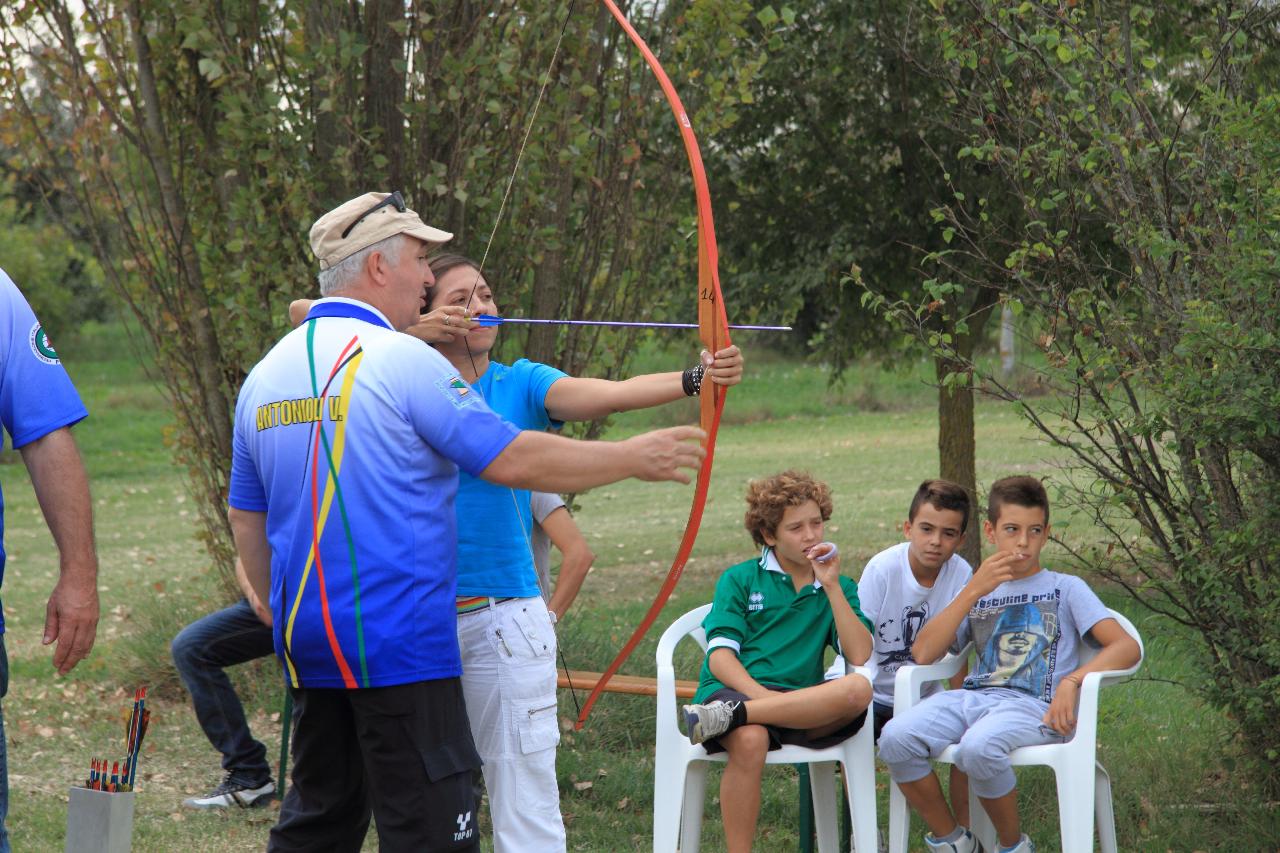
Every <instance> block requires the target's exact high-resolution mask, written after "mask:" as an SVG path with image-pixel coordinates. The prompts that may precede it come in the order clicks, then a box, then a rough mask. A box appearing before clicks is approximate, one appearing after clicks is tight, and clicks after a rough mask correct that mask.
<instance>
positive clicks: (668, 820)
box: [653, 750, 692, 853]
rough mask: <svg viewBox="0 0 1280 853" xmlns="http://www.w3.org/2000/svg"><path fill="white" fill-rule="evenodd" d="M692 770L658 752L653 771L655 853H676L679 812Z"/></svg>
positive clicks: (678, 837)
mask: <svg viewBox="0 0 1280 853" xmlns="http://www.w3.org/2000/svg"><path fill="white" fill-rule="evenodd" d="M691 770H692V768H691V767H690V766H689V765H687V764H686V765H682V764H681V762H680V761H679V760H677V759H675V758H673V757H665V756H664V753H663V752H662V750H658V754H657V759H656V760H655V762H654V768H653V853H676V847H677V845H678V844H679V842H680V811H681V807H682V806H683V804H684V792H685V789H686V786H687V781H686V779H687V776H688V773H689V772H690V771H691Z"/></svg>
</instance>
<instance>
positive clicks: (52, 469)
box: [20, 427, 98, 590]
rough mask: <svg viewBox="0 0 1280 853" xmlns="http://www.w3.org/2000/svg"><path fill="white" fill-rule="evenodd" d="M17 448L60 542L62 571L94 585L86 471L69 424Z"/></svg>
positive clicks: (94, 556) (90, 503)
mask: <svg viewBox="0 0 1280 853" xmlns="http://www.w3.org/2000/svg"><path fill="white" fill-rule="evenodd" d="M20 452H21V453H22V460H23V462H24V463H25V464H26V466H27V470H28V471H29V472H30V474H31V485H32V488H33V489H34V490H35V493H36V500H37V501H38V502H39V504H40V510H41V511H42V512H43V513H44V517H45V521H46V522H47V523H48V525H49V531H50V532H51V533H52V534H53V541H54V543H55V544H56V545H57V547H58V558H59V565H60V568H61V571H62V574H63V575H64V576H67V577H68V578H69V579H73V580H76V581H78V582H81V583H85V584H89V585H91V586H92V587H93V588H94V589H95V590H96V589H97V576H98V558H97V554H96V550H95V548H94V541H93V501H92V499H91V498H90V496H89V477H88V474H87V473H86V472H85V468H84V462H83V461H82V460H81V458H80V451H79V450H78V449H77V448H76V443H75V439H74V438H72V437H71V430H70V428H68V427H63V428H62V429H57V430H54V431H53V432H51V433H49V434H48V435H45V436H43V437H41V438H38V439H36V440H35V441H33V442H31V443H30V444H26V445H24V446H23V447H22V448H21V449H20Z"/></svg>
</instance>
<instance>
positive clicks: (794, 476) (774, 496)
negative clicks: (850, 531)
mask: <svg viewBox="0 0 1280 853" xmlns="http://www.w3.org/2000/svg"><path fill="white" fill-rule="evenodd" d="M807 501H814V502H815V503H817V505H818V511H819V512H821V513H822V520H823V521H829V520H830V519H831V487H830V486H828V485H827V484H826V483H823V482H821V481H819V480H815V479H813V477H811V476H809V474H807V473H805V472H804V471H783V472H782V473H781V474H774V475H773V476H772V477H765V478H763V479H760V480H752V481H751V483H750V484H749V485H748V486H747V516H746V518H745V519H743V522H742V524H743V526H744V527H746V528H747V532H748V533H750V534H751V538H752V540H753V541H754V542H755V543H756V544H757V545H760V546H763V545H765V544H766V543H765V541H764V536H765V534H766V533H767V534H769V535H770V536H774V535H775V534H776V533H777V530H778V525H779V524H781V523H782V514H783V513H784V512H786V511H787V507H792V506H800V505H801V504H803V503H806V502H807Z"/></svg>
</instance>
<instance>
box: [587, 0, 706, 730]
mask: <svg viewBox="0 0 1280 853" xmlns="http://www.w3.org/2000/svg"><path fill="white" fill-rule="evenodd" d="M601 2H603V3H604V5H605V6H606V7H607V8H608V9H609V12H610V14H612V15H613V17H614V19H616V20H617V22H618V23H619V24H620V25H621V26H622V29H623V30H624V31H625V32H626V34H627V36H628V37H629V38H630V39H631V41H632V42H633V43H634V44H635V46H636V47H637V48H639V50H640V53H641V54H643V56H644V59H645V62H647V63H648V65H649V68H650V69H651V70H652V71H653V73H654V76H656V77H657V79H658V84H659V85H660V86H661V87H662V92H663V94H664V95H666V98H667V103H668V104H670V105H671V111H672V113H674V115H675V117H676V123H677V125H678V126H679V128H680V136H681V138H682V139H683V140H684V150H685V153H686V154H687V155H688V158H689V167H690V169H691V170H692V172H693V188H694V194H695V196H696V197H697V202H698V336H699V337H700V338H701V339H702V345H703V346H704V347H706V348H707V350H709V351H710V352H712V353H716V352H718V351H719V350H721V349H723V348H725V347H727V346H729V344H730V339H729V320H728V316H727V315H726V313H725V308H724V299H723V297H722V295H721V293H720V269H719V250H718V249H717V247H716V229H715V220H714V218H713V216H712V213H711V190H710V188H709V187H708V185H707V173H706V169H705V168H703V165H702V152H701V151H700V150H699V148H698V139H697V137H696V136H695V135H694V133H693V124H692V123H691V122H690V121H689V116H688V114H687V113H686V112H685V109H684V104H683V103H681V101H680V96H679V95H678V94H676V89H675V86H673V85H672V84H671V79H670V78H669V77H668V76H667V73H666V72H665V71H664V70H663V68H662V65H661V63H659V62H658V58H657V57H656V56H654V55H653V51H651V50H650V49H649V46H648V45H647V44H645V41H644V39H643V38H641V37H640V34H639V33H638V32H636V29H635V27H633V26H632V25H631V22H630V21H628V20H627V17H626V16H625V15H623V14H622V12H621V10H619V9H618V7H617V5H616V4H615V3H614V0H601ZM725 391H726V389H725V387H724V386H723V385H717V384H716V383H714V382H711V381H710V380H708V381H707V382H706V383H705V384H704V385H703V392H702V394H701V398H700V401H699V402H700V414H699V421H700V425H701V427H702V429H703V431H704V432H706V434H707V438H706V441H705V443H704V444H703V447H704V448H705V449H706V451H707V455H706V457H704V458H703V460H702V466H701V467H700V468H699V469H698V479H697V485H696V487H695V489H694V495H693V505H692V507H690V509H689V521H688V523H687V524H686V525H685V529H684V535H683V536H682V537H681V539H680V548H679V549H678V550H677V551H676V556H675V559H674V560H673V561H672V563H671V569H670V570H669V571H668V572H667V578H666V580H665V581H663V583H662V587H661V588H660V589H659V590H658V594H657V596H656V597H655V598H654V599H653V603H652V604H651V605H649V610H648V612H646V613H645V615H644V618H643V619H641V620H640V624H639V625H637V626H636V629H635V630H634V631H633V632H632V634H631V638H630V639H628V640H627V642H626V644H625V645H624V646H623V647H622V650H621V651H619V652H618V654H617V656H616V657H615V658H614V659H613V662H612V663H610V664H609V666H608V668H606V669H605V671H604V674H603V675H602V676H601V677H600V681H599V682H597V684H596V686H595V687H594V688H593V689H592V691H591V695H590V696H588V697H587V701H586V702H584V703H583V705H582V711H581V713H579V715H578V722H577V728H579V729H581V728H582V726H583V724H584V723H586V720H587V715H588V714H590V713H591V708H592V706H594V705H595V702H596V699H598V698H599V697H600V694H601V693H602V692H603V691H604V688H605V685H607V684H608V683H609V679H611V678H612V677H613V676H614V674H615V673H617V671H618V669H619V668H620V667H621V666H622V664H623V663H625V662H626V660H627V658H629V657H630V656H631V653H632V652H633V651H635V648H636V646H637V645H639V644H640V641H641V640H642V639H644V636H645V634H646V633H648V631H649V629H650V628H651V627H653V623H654V620H656V619H657V618H658V614H659V613H660V612H661V611H662V608H663V605H665V604H666V603H667V599H669V598H670V597H671V593H672V592H673V591H674V590H675V588H676V584H677V583H678V582H679V580H680V576H681V575H682V574H683V573H684V567H685V564H686V563H687V562H688V560H689V553H690V552H691V551H692V550H693V543H694V540H695V539H697V537H698V526H699V525H700V524H701V523H702V511H703V509H704V508H705V507H706V503H707V489H708V487H709V486H710V484H711V462H712V458H713V457H714V455H715V446H716V433H717V432H718V431H719V427H720V415H721V413H722V412H723V411H724V400H725Z"/></svg>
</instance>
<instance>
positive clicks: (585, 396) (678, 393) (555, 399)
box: [546, 370, 685, 421]
mask: <svg viewBox="0 0 1280 853" xmlns="http://www.w3.org/2000/svg"><path fill="white" fill-rule="evenodd" d="M684 396H685V393H684V385H683V382H682V379H681V372H680V371H678V370H677V371H674V372H671V373H647V374H645V375H643V376H633V377H631V378H630V379H624V380H622V381H621V382H613V381H610V380H607V379H579V378H576V377H572V376H571V377H568V378H565V379H561V380H559V381H558V382H555V383H554V384H552V386H551V389H550V390H549V391H548V392H547V398H546V404H547V414H549V415H551V417H552V418H553V419H555V420H558V421H591V420H595V419H596V418H603V417H608V416H609V415H612V414H616V413H618V412H630V411H634V410H635V409H647V408H649V407H651V406H661V405H663V404H664V403H670V402H672V401H673V400H679V399H681V398H683V397H684Z"/></svg>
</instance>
